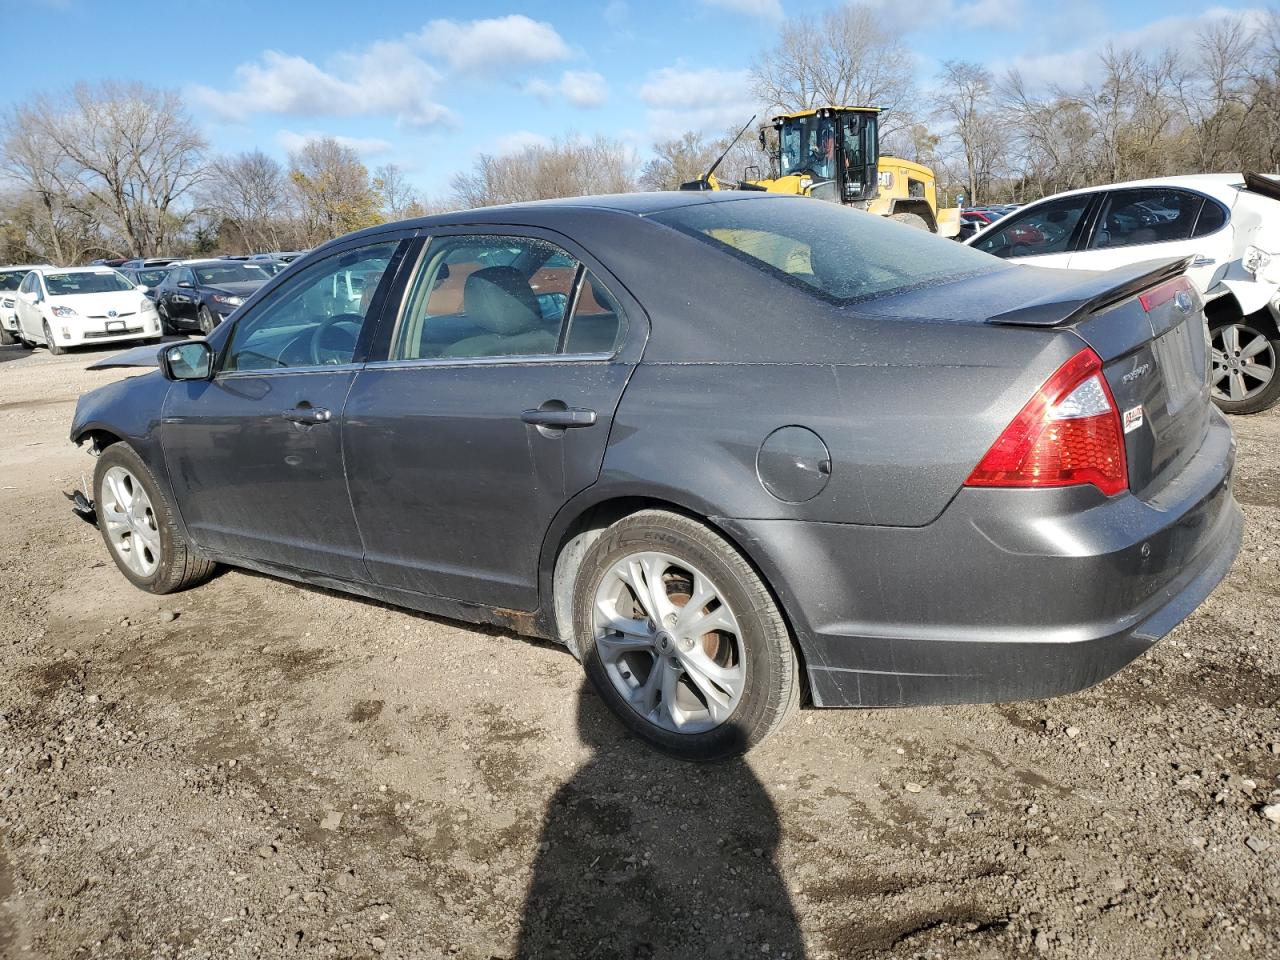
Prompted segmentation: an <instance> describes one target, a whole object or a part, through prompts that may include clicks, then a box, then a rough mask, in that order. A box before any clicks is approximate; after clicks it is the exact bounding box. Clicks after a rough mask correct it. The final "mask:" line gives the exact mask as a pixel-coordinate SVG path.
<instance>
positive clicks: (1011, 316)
mask: <svg viewBox="0 0 1280 960" xmlns="http://www.w3.org/2000/svg"><path fill="white" fill-rule="evenodd" d="M1191 259H1192V258H1191V257H1183V258H1182V259H1181V260H1147V261H1146V262H1144V263H1131V264H1128V265H1127V266H1123V267H1116V268H1115V269H1114V270H1107V271H1105V272H1104V271H1099V272H1096V273H1093V272H1091V273H1089V274H1087V279H1082V280H1081V281H1080V282H1079V283H1077V284H1076V285H1075V286H1072V287H1069V288H1067V289H1066V290H1064V291H1062V292H1060V293H1055V294H1052V295H1050V296H1047V297H1042V298H1040V299H1038V300H1032V301H1031V302H1030V303H1026V304H1023V305H1022V306H1021V307H1018V308H1016V309H1014V310H1006V311H1005V312H1004V313H998V314H996V315H995V316H994V317H988V318H987V322H988V323H996V324H1002V325H1006V326H1011V327H1065V326H1067V325H1069V324H1072V323H1077V322H1079V321H1081V320H1083V319H1084V318H1085V317H1087V316H1089V315H1090V314H1092V313H1097V312H1098V311H1099V310H1104V309H1106V308H1107V307H1109V306H1111V305H1113V304H1116V303H1119V302H1120V301H1121V300H1127V299H1129V298H1130V297H1132V296H1136V295H1137V294H1139V293H1141V292H1142V291H1143V290H1146V289H1147V288H1149V287H1154V286H1155V285H1156V284H1159V283H1163V282H1164V281H1165V280H1172V279H1173V278H1174V277H1178V276H1181V275H1182V274H1183V273H1185V272H1186V271H1187V268H1188V267H1190V266H1191ZM1082 276H1086V275H1084V274H1082Z"/></svg>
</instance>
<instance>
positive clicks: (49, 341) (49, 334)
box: [44, 320, 67, 357]
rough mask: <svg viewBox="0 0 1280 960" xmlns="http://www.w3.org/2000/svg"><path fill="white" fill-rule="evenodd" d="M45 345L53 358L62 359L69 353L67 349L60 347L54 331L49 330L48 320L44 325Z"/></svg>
mask: <svg viewBox="0 0 1280 960" xmlns="http://www.w3.org/2000/svg"><path fill="white" fill-rule="evenodd" d="M44 345H45V346H46V347H48V348H49V353H50V354H51V355H52V356H55V357H60V356H62V355H63V354H64V353H66V352H67V348H66V347H60V346H58V344H57V343H56V342H55V341H54V339H53V331H52V330H50V329H49V322H48V321H47V320H46V321H45V324H44Z"/></svg>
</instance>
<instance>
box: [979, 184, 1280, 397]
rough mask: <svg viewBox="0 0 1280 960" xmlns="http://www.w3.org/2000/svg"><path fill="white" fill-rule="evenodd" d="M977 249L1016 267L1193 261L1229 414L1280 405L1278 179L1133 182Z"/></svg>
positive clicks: (1027, 212) (1100, 190) (1018, 225)
mask: <svg viewBox="0 0 1280 960" xmlns="http://www.w3.org/2000/svg"><path fill="white" fill-rule="evenodd" d="M967 242H968V243H969V244H970V245H971V246H973V247H976V248H977V249H979V250H984V251H986V252H988V253H991V254H994V255H995V256H998V257H1003V258H1005V259H1008V260H1010V261H1012V262H1016V263H1025V264H1035V265H1036V266H1042V267H1060V268H1067V269H1070V270H1105V269H1108V268H1112V267H1119V266H1123V265H1126V264H1133V263H1140V262H1142V261H1144V260H1150V259H1152V258H1155V257H1189V258H1190V266H1189V268H1188V270H1187V277H1188V279H1189V280H1190V281H1191V282H1192V284H1193V285H1194V286H1195V287H1196V289H1197V290H1199V291H1200V292H1201V293H1202V294H1203V295H1204V297H1205V300H1206V306H1205V317H1206V320H1207V322H1208V324H1209V334H1210V337H1211V339H1212V343H1213V351H1212V355H1211V356H1212V369H1213V373H1212V379H1213V387H1212V390H1213V399H1214V402H1215V403H1217V404H1218V406H1220V407H1221V408H1222V409H1223V410H1225V411H1227V412H1228V413H1241V414H1244V413H1257V412H1259V411H1261V410H1266V409H1268V408H1269V407H1272V406H1274V405H1275V404H1277V403H1280V370H1278V369H1277V364H1278V363H1280V182H1277V181H1276V179H1275V178H1271V177H1264V176H1259V175H1257V174H1239V173H1227V174H1201V175H1195V176H1185V177H1163V178H1160V179H1155V180H1135V181H1132V182H1129V183H1117V184H1110V185H1107V186H1101V187H1090V188H1088V189H1085V190H1072V191H1069V192H1067V193H1059V194H1055V195H1053V196H1051V197H1046V198H1045V199H1043V200H1039V201H1037V202H1035V203H1033V204H1029V205H1027V206H1026V207H1023V208H1021V209H1020V210H1018V211H1017V213H1016V214H1015V215H1012V216H1008V217H1005V218H1004V219H1002V220H1000V221H999V222H997V223H996V224H994V225H992V226H989V227H985V228H981V229H980V230H979V232H978V233H977V234H975V235H974V236H973V237H972V238H971V239H969V240H968V241H967Z"/></svg>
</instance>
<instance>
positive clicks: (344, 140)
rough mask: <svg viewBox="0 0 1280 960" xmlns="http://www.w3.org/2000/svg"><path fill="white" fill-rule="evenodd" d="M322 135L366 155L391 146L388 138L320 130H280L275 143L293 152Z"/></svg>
mask: <svg viewBox="0 0 1280 960" xmlns="http://www.w3.org/2000/svg"><path fill="white" fill-rule="evenodd" d="M324 137H332V138H333V139H334V140H337V141H338V143H340V144H342V145H343V146H344V147H350V148H351V149H352V150H354V151H355V152H356V153H360V154H364V155H366V156H368V155H372V154H379V153H386V152H387V151H388V150H390V149H391V146H392V144H391V141H390V140H383V139H382V138H381V137H347V136H343V135H342V134H338V133H324V132H323V131H321V130H308V131H307V132H306V133H295V132H294V131H293V130H281V131H280V132H279V133H277V134H276V143H278V144H280V146H281V147H283V148H284V149H285V150H287V151H288V152H289V153H293V152H294V151H296V150H301V149H302V148H303V147H305V146H306V145H307V144H308V143H310V142H311V141H312V140H320V139H323V138H324Z"/></svg>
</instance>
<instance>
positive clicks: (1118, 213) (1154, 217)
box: [1071, 187, 1227, 293]
mask: <svg viewBox="0 0 1280 960" xmlns="http://www.w3.org/2000/svg"><path fill="white" fill-rule="evenodd" d="M1226 222H1227V211H1226V208H1225V207H1223V206H1222V205H1221V204H1220V203H1218V202H1217V201H1216V200H1214V199H1213V198H1212V197H1207V196H1205V195H1204V194H1201V193H1198V192H1196V191H1193V190H1183V189H1175V188H1171V187H1140V188H1130V189H1124V190H1108V191H1107V192H1106V194H1105V197H1104V199H1103V202H1102V204H1101V206H1100V208H1099V211H1098V215H1097V217H1096V220H1095V223H1094V225H1093V228H1092V231H1091V235H1090V236H1089V238H1088V242H1087V243H1086V244H1084V245H1083V246H1082V249H1080V250H1079V251H1078V252H1076V253H1075V254H1074V255H1073V256H1072V257H1071V267H1072V268H1073V269H1081V270H1109V269H1111V268H1113V267H1122V266H1125V265H1127V264H1130V263H1141V262H1142V261H1143V260H1156V259H1162V258H1174V257H1192V258H1194V259H1193V262H1192V265H1191V268H1190V269H1189V270H1188V271H1187V276H1188V277H1190V278H1191V281H1192V282H1193V283H1195V284H1196V286H1197V288H1198V289H1199V290H1200V291H1201V292H1202V293H1203V292H1205V291H1206V290H1208V289H1209V287H1210V286H1212V285H1213V282H1214V281H1213V278H1214V275H1215V273H1217V272H1218V271H1219V269H1220V267H1221V258H1222V256H1223V254H1222V251H1221V249H1220V247H1221V244H1220V243H1218V242H1216V241H1215V240H1214V239H1212V238H1211V237H1210V235H1211V234H1214V233H1217V231H1218V230H1220V229H1221V228H1222V227H1223V226H1225V225H1226Z"/></svg>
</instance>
